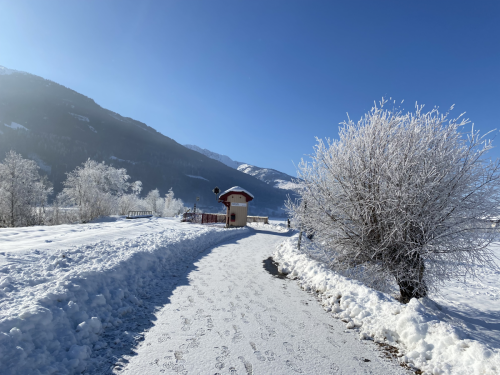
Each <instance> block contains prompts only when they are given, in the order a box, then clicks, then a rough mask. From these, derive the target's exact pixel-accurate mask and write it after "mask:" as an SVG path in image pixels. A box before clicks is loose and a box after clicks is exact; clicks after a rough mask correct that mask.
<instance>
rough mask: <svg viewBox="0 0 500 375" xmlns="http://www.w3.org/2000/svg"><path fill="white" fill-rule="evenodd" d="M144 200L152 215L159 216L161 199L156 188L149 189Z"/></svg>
mask: <svg viewBox="0 0 500 375" xmlns="http://www.w3.org/2000/svg"><path fill="white" fill-rule="evenodd" d="M144 200H145V202H146V207H147V208H148V210H150V211H153V215H155V216H161V212H162V211H163V207H162V205H163V200H162V199H161V196H160V192H159V191H158V189H154V190H151V191H150V192H149V193H148V195H146V198H144Z"/></svg>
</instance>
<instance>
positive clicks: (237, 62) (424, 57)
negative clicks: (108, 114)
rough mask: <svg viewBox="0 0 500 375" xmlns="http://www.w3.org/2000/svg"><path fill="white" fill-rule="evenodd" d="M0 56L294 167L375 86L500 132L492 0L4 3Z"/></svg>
mask: <svg viewBox="0 0 500 375" xmlns="http://www.w3.org/2000/svg"><path fill="white" fill-rule="evenodd" d="M0 65H3V66H6V67H8V68H12V69H17V70H23V71H27V72H30V73H33V74H36V75H40V76H42V77H44V78H47V79H51V80H53V81H55V82H57V83H60V84H62V85H64V86H67V87H69V88H71V89H73V90H75V91H78V92H80V93H82V94H84V95H86V96H88V97H91V98H93V99H94V100H95V101H96V102H97V103H98V104H100V105H101V106H103V107H105V108H108V109H111V110H113V111H115V112H118V113H120V114H121V115H123V116H128V117H132V118H134V119H136V120H139V121H142V122H145V123H146V124H148V125H149V126H152V127H153V128H155V129H157V130H158V131H160V132H161V133H163V134H165V135H167V136H169V137H171V138H173V139H174V140H176V141H177V142H179V143H181V144H186V143H190V144H196V145H198V146H200V147H203V148H207V149H209V150H211V151H215V152H218V153H221V154H226V155H228V156H230V157H231V158H232V159H234V160H238V161H243V162H247V163H250V164H254V165H257V166H261V167H270V168H275V169H278V170H281V171H283V172H286V173H289V174H292V175H294V174H295V168H294V165H293V163H292V161H293V162H295V163H298V162H299V161H300V158H301V157H303V155H306V154H309V153H311V152H312V147H313V146H314V144H315V137H316V136H317V137H320V138H324V137H332V138H335V137H337V134H338V124H339V122H341V121H343V120H345V119H346V112H348V113H349V115H350V117H351V118H353V119H358V118H359V117H360V116H361V115H362V114H364V113H365V112H367V111H368V110H369V109H370V108H371V106H372V104H373V102H374V101H378V100H380V98H382V96H386V97H393V98H396V99H398V101H401V100H403V99H404V100H405V102H404V106H403V107H404V108H405V109H412V108H413V107H414V103H415V102H416V101H418V103H421V104H426V106H427V108H429V109H430V108H432V107H433V106H435V105H436V106H439V107H440V108H441V109H442V110H447V109H448V108H449V107H450V106H451V105H452V104H456V107H455V110H454V111H453V112H452V114H454V115H458V114H460V113H461V112H464V111H465V112H467V115H466V116H467V117H469V118H470V119H471V120H472V121H473V122H474V123H475V126H476V128H478V129H480V130H481V131H482V132H486V131H488V130H491V129H495V128H497V129H500V121H499V115H498V107H499V104H500V1H467V2H465V1H418V2H417V1H412V2H410V1H383V0H382V1H372V0H369V1H333V0H329V1H319V0H311V1H309V0H307V1H306V0H301V1H294V0H281V1H274V0H262V1H236V0H226V1H219V0H203V1H191V0H178V1H168V0H164V1H123V0H122V1H110V0H107V1H89V0H87V1H62V0H60V1H49V0H44V1H38V0H36V1H23V0H16V1H11V0H9V1H3V0H0ZM242 129H243V130H244V131H243V132H242V131H241V130H242ZM497 133H498V131H496V132H495V134H497ZM496 138H497V139H496V142H494V144H497V149H498V150H495V151H494V152H493V153H492V156H493V157H498V156H500V147H498V146H500V138H499V137H496Z"/></svg>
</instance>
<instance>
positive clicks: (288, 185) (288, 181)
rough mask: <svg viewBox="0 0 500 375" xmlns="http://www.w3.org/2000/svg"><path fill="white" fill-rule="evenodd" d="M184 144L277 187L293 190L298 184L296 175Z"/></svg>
mask: <svg viewBox="0 0 500 375" xmlns="http://www.w3.org/2000/svg"><path fill="white" fill-rule="evenodd" d="M184 146H185V147H187V148H189V149H191V150H194V151H197V152H199V153H200V154H203V155H205V156H207V157H209V158H211V159H214V160H218V161H220V162H221V163H223V164H225V165H227V166H228V167H231V168H234V169H237V170H239V171H240V172H243V173H246V174H248V175H250V176H253V177H255V178H257V179H259V180H261V181H262V182H265V183H266V184H268V185H271V186H273V187H275V188H277V189H284V190H293V189H294V188H295V186H296V184H295V183H293V181H292V179H294V178H295V177H292V176H290V175H288V174H286V173H283V172H280V171H277V170H276V169H271V168H261V167H256V166H254V165H250V164H246V163H241V162H239V161H234V160H233V159H231V158H230V157H229V156H226V155H221V154H218V153H216V152H213V151H210V150H207V149H206V148H201V147H198V146H195V145H184Z"/></svg>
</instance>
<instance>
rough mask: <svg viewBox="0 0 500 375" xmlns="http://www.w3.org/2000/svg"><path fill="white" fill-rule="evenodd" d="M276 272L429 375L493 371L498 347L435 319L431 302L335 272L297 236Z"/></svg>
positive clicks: (280, 250) (498, 364) (278, 255)
mask: <svg viewBox="0 0 500 375" xmlns="http://www.w3.org/2000/svg"><path fill="white" fill-rule="evenodd" d="M273 257H274V260H275V261H276V262H278V263H279V264H280V271H281V272H284V273H288V274H289V275H288V277H291V278H297V279H298V280H299V283H301V284H302V287H303V288H304V289H306V290H311V291H317V292H318V293H319V295H318V296H319V298H320V299H321V303H322V305H323V306H324V308H325V310H326V311H331V312H332V313H333V315H334V316H335V317H336V318H339V319H342V320H343V321H345V322H346V323H347V325H346V327H347V328H348V329H354V328H355V329H358V330H359V335H360V338H361V339H373V340H375V341H377V342H385V343H388V344H390V345H393V346H396V347H398V348H399V349H401V350H400V352H402V353H404V355H402V356H401V361H404V362H406V363H408V364H409V365H410V366H414V367H417V368H419V369H421V370H423V371H425V373H429V374H498V373H500V352H499V350H498V349H490V348H489V347H487V346H486V345H484V344H482V343H480V342H478V341H476V340H471V339H469V338H468V337H467V335H466V333H465V332H464V331H463V330H462V329H461V328H459V327H456V326H453V325H452V324H450V323H447V322H443V321H442V320H441V319H440V312H439V310H438V309H437V308H436V305H435V304H434V303H433V302H432V301H430V300H427V299H423V300H416V299H412V300H411V301H410V303H408V304H407V305H404V304H401V303H399V302H398V301H396V300H395V299H394V298H392V297H391V296H389V295H387V294H384V293H381V292H378V291H375V290H373V289H371V288H369V287H367V286H365V285H364V284H362V283H361V282H359V281H355V280H351V279H348V278H346V277H343V276H340V275H338V274H337V273H335V272H333V271H331V270H329V269H327V268H326V267H325V265H324V264H323V263H320V262H318V261H316V260H313V259H311V258H309V257H308V256H307V255H305V254H304V253H301V252H299V251H298V250H297V235H296V236H294V237H292V238H290V239H287V240H285V241H284V242H282V243H281V244H280V245H279V246H278V247H277V250H276V252H275V253H274V256H273Z"/></svg>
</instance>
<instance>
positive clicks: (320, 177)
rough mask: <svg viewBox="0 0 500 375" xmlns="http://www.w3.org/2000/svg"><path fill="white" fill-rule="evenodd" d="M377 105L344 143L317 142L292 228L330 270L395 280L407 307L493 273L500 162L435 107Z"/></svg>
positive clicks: (345, 126)
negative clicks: (454, 281)
mask: <svg viewBox="0 0 500 375" xmlns="http://www.w3.org/2000/svg"><path fill="white" fill-rule="evenodd" d="M386 103H387V101H384V100H382V102H381V103H380V107H377V106H375V107H374V108H372V110H371V111H370V112H369V113H368V114H366V115H365V116H364V117H363V118H362V119H361V120H360V121H359V122H358V123H354V122H353V121H352V120H350V119H349V120H348V121H345V122H343V123H342V127H341V128H340V130H339V139H338V140H329V139H328V140H327V141H326V144H325V142H323V141H322V140H319V139H317V142H318V143H317V145H316V146H315V154H314V155H312V156H311V161H309V162H307V161H304V160H302V161H301V163H300V165H299V171H298V172H299V173H298V177H299V178H300V179H298V180H297V181H296V183H297V184H298V189H297V192H298V193H299V195H300V199H299V200H296V201H291V200H289V202H288V203H287V208H288V210H289V213H290V214H291V215H292V216H293V218H294V223H295V225H296V226H297V227H298V228H300V229H301V230H304V231H306V232H307V234H309V235H311V234H314V241H315V242H317V243H319V244H321V245H322V246H323V247H324V248H325V250H326V251H328V252H330V253H331V254H333V258H332V267H333V268H336V269H349V268H355V267H358V269H363V268H362V267H368V268H369V269H370V271H371V272H375V273H377V274H378V275H379V277H380V279H381V280H383V279H384V278H392V280H395V281H396V283H397V284H398V286H399V289H400V292H401V297H402V300H403V301H409V300H410V299H411V298H412V297H416V298H419V297H423V296H425V295H426V294H427V290H428V288H429V287H436V286H437V285H439V283H440V282H443V281H445V280H449V279H450V278H452V277H456V276H465V275H470V274H473V272H474V269H475V267H476V265H478V264H479V265H483V266H487V267H491V268H495V267H496V266H495V263H494V262H493V258H492V254H491V251H490V250H489V249H488V247H487V246H488V245H489V244H490V243H491V242H493V241H494V240H495V239H496V237H497V230H496V229H495V228H492V226H491V223H490V222H489V219H492V218H498V217H500V202H499V200H500V199H499V198H500V197H499V178H500V173H499V161H495V162H492V161H488V160H486V159H484V154H485V153H486V152H487V151H488V150H490V149H491V148H492V146H491V143H490V141H487V140H485V139H484V136H482V137H481V136H480V135H479V133H478V132H477V131H476V130H474V127H472V130H471V131H470V132H468V133H463V132H462V131H461V129H462V128H463V127H464V125H466V124H468V123H469V121H468V120H465V119H461V116H459V117H458V118H457V119H452V120H448V119H447V116H448V113H446V114H444V115H443V114H440V113H439V111H438V110H437V109H436V108H435V109H433V110H431V111H430V112H426V113H424V112H423V106H416V110H415V112H414V113H403V112H402V111H401V110H399V109H396V110H392V111H391V110H387V109H384V104H386Z"/></svg>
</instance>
